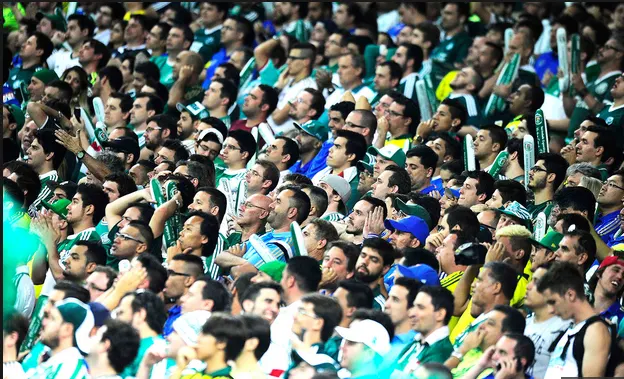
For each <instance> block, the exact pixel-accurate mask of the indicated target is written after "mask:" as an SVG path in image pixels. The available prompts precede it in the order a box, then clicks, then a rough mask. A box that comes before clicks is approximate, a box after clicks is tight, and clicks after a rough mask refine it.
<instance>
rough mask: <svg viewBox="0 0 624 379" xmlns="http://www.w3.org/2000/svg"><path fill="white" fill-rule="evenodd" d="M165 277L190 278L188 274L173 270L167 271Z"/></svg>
mask: <svg viewBox="0 0 624 379" xmlns="http://www.w3.org/2000/svg"><path fill="white" fill-rule="evenodd" d="M167 276H184V277H187V278H188V277H190V276H191V275H189V274H185V273H183V272H176V271H173V270H167Z"/></svg>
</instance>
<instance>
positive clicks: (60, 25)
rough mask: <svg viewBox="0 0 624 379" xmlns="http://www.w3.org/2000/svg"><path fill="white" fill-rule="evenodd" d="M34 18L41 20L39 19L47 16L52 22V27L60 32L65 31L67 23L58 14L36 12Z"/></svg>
mask: <svg viewBox="0 0 624 379" xmlns="http://www.w3.org/2000/svg"><path fill="white" fill-rule="evenodd" d="M36 18H37V21H41V19H43V18H47V19H48V20H50V22H51V23H52V26H53V27H54V29H56V30H58V31H61V32H66V31H67V24H66V23H65V19H64V18H63V16H62V15H58V14H54V13H43V12H37V15H36Z"/></svg>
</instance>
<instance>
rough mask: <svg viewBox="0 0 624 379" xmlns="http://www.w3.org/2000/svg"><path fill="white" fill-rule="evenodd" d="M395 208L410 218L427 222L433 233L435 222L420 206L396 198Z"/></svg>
mask: <svg viewBox="0 0 624 379" xmlns="http://www.w3.org/2000/svg"><path fill="white" fill-rule="evenodd" d="M394 208H396V209H398V210H400V211H401V212H403V213H405V214H406V215H408V216H416V217H419V218H421V219H423V220H425V222H426V223H427V226H428V227H429V231H431V230H432V229H433V227H434V226H435V225H432V224H433V221H432V219H431V215H430V214H429V212H427V210H426V209H425V208H423V207H422V206H420V205H418V204H406V203H405V202H404V201H403V200H401V199H399V198H396V199H395V200H394Z"/></svg>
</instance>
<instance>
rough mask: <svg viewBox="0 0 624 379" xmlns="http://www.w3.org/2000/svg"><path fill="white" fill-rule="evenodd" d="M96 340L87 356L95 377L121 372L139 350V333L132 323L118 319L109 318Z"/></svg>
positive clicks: (90, 371)
mask: <svg viewBox="0 0 624 379" xmlns="http://www.w3.org/2000/svg"><path fill="white" fill-rule="evenodd" d="M94 340H95V341H94V342H95V343H94V344H93V345H92V346H91V351H90V352H89V354H88V355H87V357H86V362H87V363H88V365H89V373H90V374H91V375H92V376H94V377H104V376H108V375H111V376H116V375H119V374H121V373H122V372H123V371H124V369H125V368H126V367H128V365H130V364H131V363H132V362H133V361H134V360H135V359H136V356H137V354H138V352H139V344H140V337H139V333H138V332H137V331H136V330H135V329H134V328H133V327H132V326H131V325H128V324H126V323H124V322H121V321H118V320H112V319H110V320H107V321H106V323H105V324H104V326H102V327H101V328H100V329H99V330H98V332H97V334H96V336H95V338H94Z"/></svg>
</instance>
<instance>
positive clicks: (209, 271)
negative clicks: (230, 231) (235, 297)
mask: <svg viewBox="0 0 624 379" xmlns="http://www.w3.org/2000/svg"><path fill="white" fill-rule="evenodd" d="M229 247H230V245H228V240H227V238H226V237H225V236H224V235H223V234H221V233H219V238H218V239H217V246H216V247H215V250H214V252H213V253H212V255H211V256H209V257H202V260H203V261H204V272H205V273H206V275H209V276H210V278H212V280H217V279H218V278H219V277H220V276H221V273H222V270H221V267H219V266H218V265H217V264H216V263H215V261H214V260H215V258H216V257H218V256H219V254H221V253H222V252H223V251H225V250H227V249H228V248H229Z"/></svg>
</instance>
